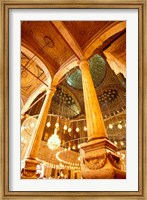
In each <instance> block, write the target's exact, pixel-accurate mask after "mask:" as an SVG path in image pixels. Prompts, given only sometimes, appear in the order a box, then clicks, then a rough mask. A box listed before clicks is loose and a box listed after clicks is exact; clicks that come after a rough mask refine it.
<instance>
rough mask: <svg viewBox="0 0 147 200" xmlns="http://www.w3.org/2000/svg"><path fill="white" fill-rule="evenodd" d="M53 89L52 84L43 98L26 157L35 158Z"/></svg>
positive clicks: (54, 89)
mask: <svg viewBox="0 0 147 200" xmlns="http://www.w3.org/2000/svg"><path fill="white" fill-rule="evenodd" d="M55 91H56V88H55V87H53V86H51V87H50V88H49V89H48V90H47V94H46V98H45V100H44V103H43V106H42V108H41V111H40V114H39V117H38V120H37V124H36V126H35V129H34V131H33V136H32V141H31V142H30V146H29V148H28V152H27V157H29V158H34V159H35V158H36V157H37V154H38V151H39V147H40V143H41V138H42V134H43V131H44V127H45V123H46V119H47V116H48V111H49V108H50V104H51V101H52V97H53V95H54V93H55Z"/></svg>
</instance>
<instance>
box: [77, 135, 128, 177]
mask: <svg viewBox="0 0 147 200" xmlns="http://www.w3.org/2000/svg"><path fill="white" fill-rule="evenodd" d="M116 151H117V147H116V146H115V145H114V144H113V143H112V142H110V141H109V140H108V139H107V138H103V139H96V140H92V141H90V142H88V143H87V144H83V145H81V153H80V154H81V157H82V162H83V163H82V166H83V167H82V169H81V174H82V178H83V179H125V178H126V172H125V171H123V170H121V162H120V157H119V156H118V155H117V154H116Z"/></svg>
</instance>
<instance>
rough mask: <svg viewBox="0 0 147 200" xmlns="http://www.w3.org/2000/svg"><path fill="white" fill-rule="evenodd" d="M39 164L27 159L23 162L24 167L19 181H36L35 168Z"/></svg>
mask: <svg viewBox="0 0 147 200" xmlns="http://www.w3.org/2000/svg"><path fill="white" fill-rule="evenodd" d="M38 164H40V163H39V161H37V160H36V159H33V158H27V159H26V160H25V167H24V169H23V172H22V173H21V179H36V178H38V175H37V174H36V166H37V165H38Z"/></svg>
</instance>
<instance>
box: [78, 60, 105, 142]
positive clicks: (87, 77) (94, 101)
mask: <svg viewBox="0 0 147 200" xmlns="http://www.w3.org/2000/svg"><path fill="white" fill-rule="evenodd" d="M79 67H80V69H81V73H82V83H83V94H84V103H85V113H86V121H87V133H88V140H89V141H90V140H93V139H96V138H106V137H107V133H106V129H105V125H104V121H103V117H102V113H101V110H100V106H99V103H98V98H97V95H96V91H95V88H94V84H93V81H92V78H91V74H90V70H89V62H88V61H87V60H82V61H81V62H80V65H79Z"/></svg>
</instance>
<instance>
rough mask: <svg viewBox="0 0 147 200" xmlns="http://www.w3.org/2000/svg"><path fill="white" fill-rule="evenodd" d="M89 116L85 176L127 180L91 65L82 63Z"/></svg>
mask: <svg viewBox="0 0 147 200" xmlns="http://www.w3.org/2000/svg"><path fill="white" fill-rule="evenodd" d="M79 67H80V69H81V73H82V84H83V94H84V103H85V114H86V120H87V135H88V143H87V144H83V145H81V150H80V154H81V157H82V163H83V165H82V168H81V174H82V178H84V179H114V178H125V172H124V171H123V172H122V171H121V163H120V158H119V156H118V155H117V154H116V150H117V147H116V146H115V145H114V144H113V143H112V142H111V141H109V140H108V138H107V133H106V129H105V125H104V121H103V117H102V113H101V109H100V106H99V102H98V98H97V95H96V91H95V88H94V84H93V81H92V78H91V74H90V69H89V63H88V61H87V60H81V62H80V63H79Z"/></svg>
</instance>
